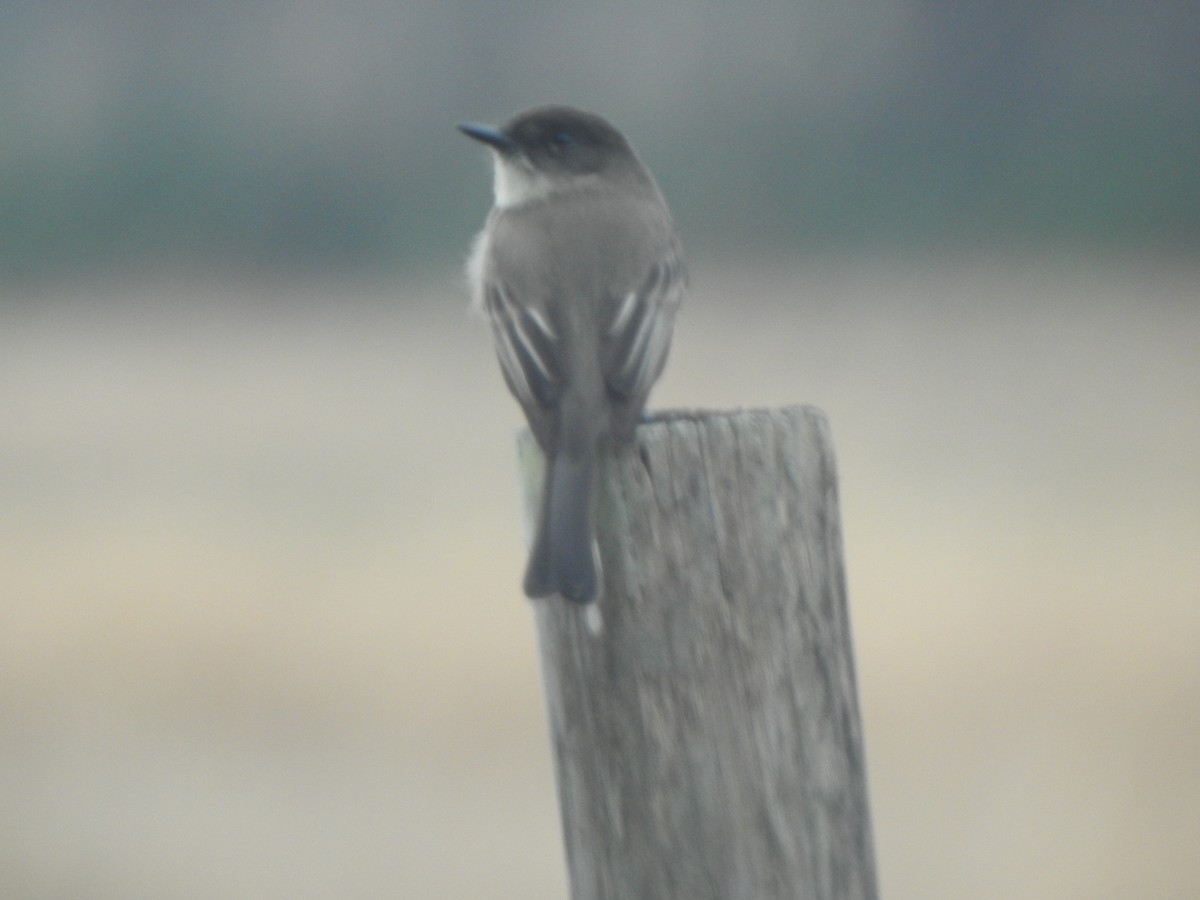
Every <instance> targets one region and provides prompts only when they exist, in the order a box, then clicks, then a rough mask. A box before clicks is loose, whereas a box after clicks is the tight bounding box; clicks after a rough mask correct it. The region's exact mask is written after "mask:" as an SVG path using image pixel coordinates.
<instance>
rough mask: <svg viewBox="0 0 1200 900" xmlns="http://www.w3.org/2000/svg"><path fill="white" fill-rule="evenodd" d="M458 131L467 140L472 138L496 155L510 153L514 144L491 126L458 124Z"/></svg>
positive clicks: (468, 123) (514, 146)
mask: <svg viewBox="0 0 1200 900" xmlns="http://www.w3.org/2000/svg"><path fill="white" fill-rule="evenodd" d="M458 130H459V131H461V132H462V133H463V134H465V135H466V136H467V137H469V138H474V139H475V140H477V141H479V142H480V143H481V144H487V145H488V146H489V147H491V148H492V149H493V150H495V151H496V152H497V153H511V152H512V151H513V150H514V149H515V148H516V146H517V145H516V143H515V142H514V141H513V139H512V138H510V137H509V136H508V135H507V134H505V133H504V132H503V131H501V130H500V129H498V128H495V127H493V126H491V125H475V124H473V123H471V122H461V123H459V126H458Z"/></svg>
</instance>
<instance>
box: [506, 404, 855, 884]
mask: <svg viewBox="0 0 1200 900" xmlns="http://www.w3.org/2000/svg"><path fill="white" fill-rule="evenodd" d="M521 453H522V460H523V469H524V475H525V482H526V497H527V501H526V502H527V510H529V511H530V514H531V515H533V514H536V513H535V512H534V511H536V510H537V509H538V503H537V494H538V492H539V491H540V482H541V472H540V468H541V466H540V457H539V454H538V451H537V448H536V445H535V444H534V442H533V440H532V439H531V438H530V436H529V435H528V434H526V435H525V436H524V438H523V440H522V446H521ZM600 481H601V484H600V487H599V490H598V495H597V502H598V509H597V513H598V514H597V521H598V539H599V542H600V546H601V558H602V560H603V564H604V572H603V579H604V591H603V594H602V596H601V598H600V600H599V606H598V613H599V616H596V612H597V610H593V611H591V612H590V613H589V610H588V609H587V608H580V607H578V606H575V605H572V604H568V603H566V602H564V601H562V600H559V599H557V598H556V599H553V600H550V601H539V602H537V603H536V604H535V611H536V618H537V624H538V635H539V642H540V646H541V656H542V675H543V680H544V683H545V691H546V703H547V707H548V714H549V723H550V732H551V738H552V741H553V748H554V755H555V762H556V767H557V778H558V794H559V802H560V806H561V812H562V823H563V835H564V841H565V843H566V851H567V863H568V868H569V871H570V881H571V897H572V900H706V898H711V900H741V898H745V900H783V898H787V900H796V898H818V900H827V898H830V900H831V898H868V900H870V898H874V897H876V878H875V864H874V858H873V851H872V846H871V828H870V818H869V812H868V807H867V789H866V769H865V764H864V759H863V741H862V731H861V725H860V721H859V712H858V701H857V696H856V689H855V678H854V664H853V654H852V649H851V640H850V622H849V616H848V613H847V608H846V587H845V573H844V566H843V561H842V540H841V529H840V525H839V519H838V507H837V481H836V476H835V472H834V462H833V451H832V448H831V444H830V440H829V429H828V425H827V424H826V421H825V417H824V415H823V414H822V413H821V412H820V411H818V410H815V409H812V408H809V407H792V408H788V409H783V410H769V411H751V412H737V413H731V414H721V413H694V414H693V413H683V414H681V413H675V414H668V415H667V416H664V417H661V418H659V419H657V420H656V421H654V422H653V423H650V424H646V425H643V426H642V427H640V428H639V430H638V436H637V443H636V446H635V448H633V449H631V450H629V451H626V452H622V453H620V454H618V455H616V456H615V457H610V458H608V459H607V460H606V462H605V463H604V464H603V468H602V470H601V479H600ZM597 619H600V620H602V622H600V623H598V622H597Z"/></svg>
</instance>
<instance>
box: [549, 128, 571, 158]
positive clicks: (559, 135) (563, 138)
mask: <svg viewBox="0 0 1200 900" xmlns="http://www.w3.org/2000/svg"><path fill="white" fill-rule="evenodd" d="M574 143H575V135H573V134H571V132H569V131H556V132H554V133H553V134H552V135H550V146H551V148H552V149H553V150H554V151H555V152H558V153H561V152H562V151H563V150H566V149H568V148H570V147H571V146H573V145H574Z"/></svg>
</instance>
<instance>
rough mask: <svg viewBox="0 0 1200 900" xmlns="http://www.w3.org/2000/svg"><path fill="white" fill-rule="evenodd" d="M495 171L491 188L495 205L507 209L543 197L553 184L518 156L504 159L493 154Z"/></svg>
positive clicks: (552, 188)
mask: <svg viewBox="0 0 1200 900" xmlns="http://www.w3.org/2000/svg"><path fill="white" fill-rule="evenodd" d="M494 164H495V171H494V181H493V184H492V189H493V191H494V193H495V198H496V206H497V208H499V209H508V208H509V207H513V206H520V205H521V204H523V203H528V202H529V201H530V200H538V199H540V198H542V197H545V196H546V195H547V194H549V193H550V192H551V191H552V190H554V186H553V184H552V183H551V181H550V179H549V178H547V177H546V176H545V175H543V174H541V173H540V172H537V171H535V170H533V169H531V168H530V167H529V164H528V163H526V162H525V160H524V159H522V158H520V157H519V156H518V157H516V158H514V159H506V158H505V157H503V156H500V155H499V154H498V153H497V154H495V159H494Z"/></svg>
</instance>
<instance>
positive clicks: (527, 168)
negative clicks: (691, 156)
mask: <svg viewBox="0 0 1200 900" xmlns="http://www.w3.org/2000/svg"><path fill="white" fill-rule="evenodd" d="M458 127H459V129H460V130H461V131H462V132H463V133H464V134H466V135H467V136H468V137H472V138H474V139H475V140H477V141H479V142H480V143H483V144H486V145H487V146H488V147H489V148H490V149H491V150H492V151H493V152H494V154H495V160H496V205H497V206H502V207H503V206H517V205H520V204H521V203H524V202H526V201H528V200H532V199H536V198H538V197H542V196H545V195H547V194H549V193H552V192H554V191H556V190H562V189H564V188H569V187H574V186H580V185H582V184H586V183H589V182H595V181H597V180H599V179H601V178H603V179H605V180H606V181H610V180H611V181H613V182H615V183H617V184H621V183H630V182H632V183H638V184H645V183H647V182H649V176H648V175H647V174H646V172H645V170H644V169H643V168H642V164H641V163H640V162H639V161H638V158H637V156H636V155H634V152H633V149H632V148H631V147H630V146H629V142H628V141H627V140H625V136H624V135H623V134H621V132H619V131H617V129H616V128H614V127H613V126H612V125H610V124H609V123H608V122H606V121H605V120H604V119H602V118H601V117H600V116H597V115H595V114H594V113H589V112H584V111H583V110H579V109H574V108H573V107H570V106H538V107H535V108H533V109H529V110H526V111H525V112H522V113H518V114H517V115H515V116H514V117H513V118H512V119H510V120H509V121H508V122H506V123H505V124H504V125H501V126H500V127H499V128H496V127H493V126H491V125H474V124H462V125H459V126H458Z"/></svg>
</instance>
